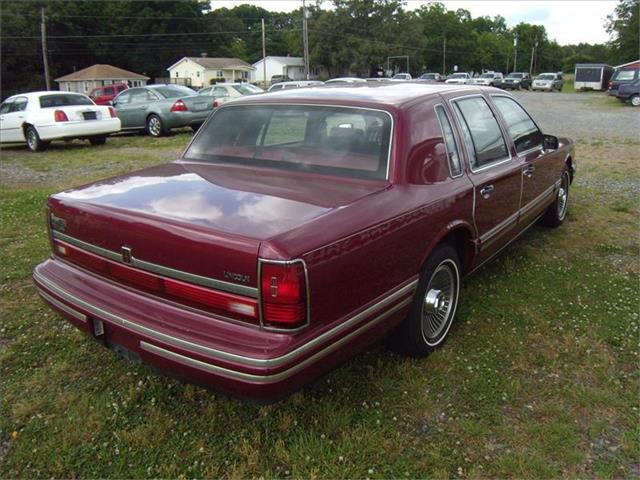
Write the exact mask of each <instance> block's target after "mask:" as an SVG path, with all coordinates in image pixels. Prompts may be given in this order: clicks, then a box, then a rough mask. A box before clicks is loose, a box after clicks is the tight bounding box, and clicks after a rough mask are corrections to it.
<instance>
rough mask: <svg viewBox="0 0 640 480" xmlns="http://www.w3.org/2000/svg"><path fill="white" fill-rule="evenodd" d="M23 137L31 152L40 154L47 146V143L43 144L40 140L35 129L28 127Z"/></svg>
mask: <svg viewBox="0 0 640 480" xmlns="http://www.w3.org/2000/svg"><path fill="white" fill-rule="evenodd" d="M24 136H25V138H26V139H27V147H29V150H31V151H32V152H41V151H42V150H45V149H46V148H47V147H48V146H49V142H43V141H42V140H40V135H38V131H37V130H36V128H35V127H33V126H31V125H29V126H28V127H27V129H26V130H25V132H24Z"/></svg>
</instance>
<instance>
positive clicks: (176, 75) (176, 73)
mask: <svg viewBox="0 0 640 480" xmlns="http://www.w3.org/2000/svg"><path fill="white" fill-rule="evenodd" d="M179 76H180V75H178V71H177V70H176V78H178V77H179Z"/></svg>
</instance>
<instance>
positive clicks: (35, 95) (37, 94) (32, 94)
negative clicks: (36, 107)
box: [5, 90, 86, 101]
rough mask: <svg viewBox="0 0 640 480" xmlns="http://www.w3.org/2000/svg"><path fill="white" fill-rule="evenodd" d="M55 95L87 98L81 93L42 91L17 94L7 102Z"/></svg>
mask: <svg viewBox="0 0 640 480" xmlns="http://www.w3.org/2000/svg"><path fill="white" fill-rule="evenodd" d="M55 94H64V95H82V96H83V97H86V95H85V94H84V93H79V92H65V91H63V90H41V91H39V92H27V93H16V94H15V95H11V96H10V97H8V98H6V99H5V101H6V100H9V99H10V98H15V97H27V98H28V99H35V98H40V97H42V96H43V95H55Z"/></svg>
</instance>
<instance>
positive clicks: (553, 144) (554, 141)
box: [542, 135, 559, 150]
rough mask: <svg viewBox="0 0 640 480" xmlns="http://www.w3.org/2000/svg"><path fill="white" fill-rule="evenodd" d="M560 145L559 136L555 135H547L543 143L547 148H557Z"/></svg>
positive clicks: (543, 146)
mask: <svg viewBox="0 0 640 480" xmlns="http://www.w3.org/2000/svg"><path fill="white" fill-rule="evenodd" d="M558 146H559V143H558V137H554V136H553V135H545V136H544V141H543V143H542V148H544V149H545V150H557V149H558Z"/></svg>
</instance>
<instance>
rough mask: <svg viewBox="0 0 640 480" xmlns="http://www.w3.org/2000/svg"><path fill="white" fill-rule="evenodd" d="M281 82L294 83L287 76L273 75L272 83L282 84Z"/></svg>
mask: <svg viewBox="0 0 640 480" xmlns="http://www.w3.org/2000/svg"><path fill="white" fill-rule="evenodd" d="M280 82H293V78H289V77H288V76H287V75H272V76H271V83H272V84H273V83H280Z"/></svg>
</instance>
